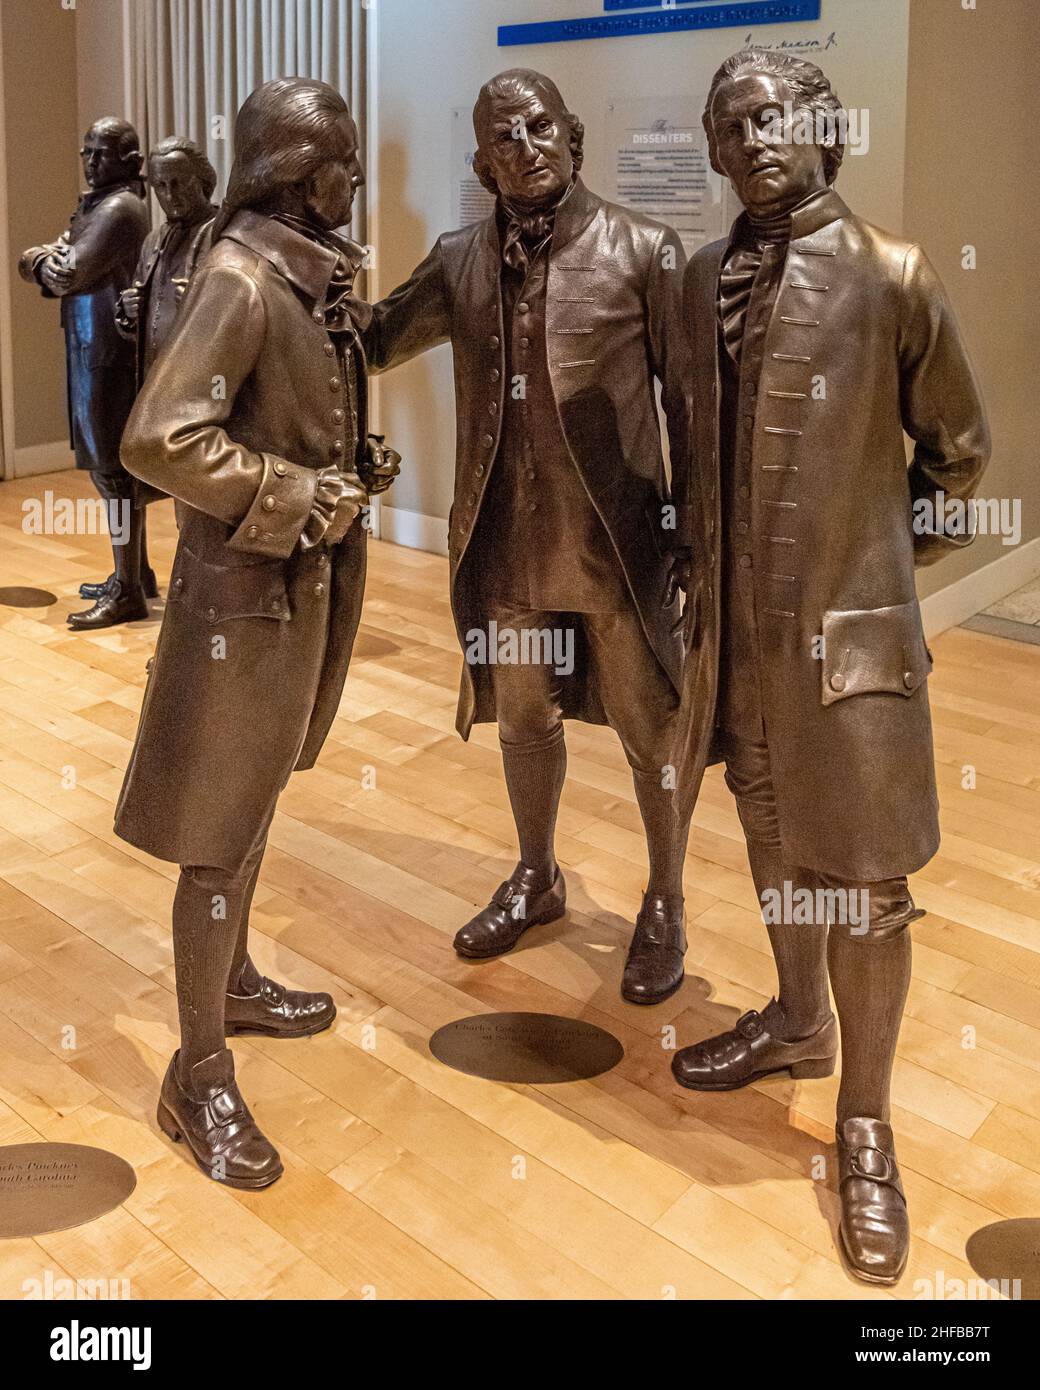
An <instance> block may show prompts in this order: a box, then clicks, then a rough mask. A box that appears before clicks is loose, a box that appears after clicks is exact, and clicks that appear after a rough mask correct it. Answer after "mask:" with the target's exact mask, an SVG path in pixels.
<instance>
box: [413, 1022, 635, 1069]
mask: <svg viewBox="0 0 1040 1390" xmlns="http://www.w3.org/2000/svg"><path fill="white" fill-rule="evenodd" d="M430 1051H431V1052H432V1053H433V1055H434V1056H435V1057H436V1058H437V1060H438V1062H443V1063H444V1065H445V1066H446V1067H454V1069H455V1070H456V1071H464V1072H466V1073H467V1074H468V1075H470V1076H483V1077H484V1078H486V1079H487V1080H488V1081H516V1082H526V1083H528V1084H535V1083H543V1084H544V1083H546V1082H554V1081H585V1080H587V1079H588V1078H589V1077H590V1076H600V1075H601V1074H602V1073H603V1072H605V1071H610V1069H611V1067H616V1066H617V1064H618V1062H620V1061H621V1058H622V1057H623V1056H624V1055H625V1049H624V1048H623V1047H622V1046H621V1044H620V1043H619V1042H618V1040H617V1038H615V1037H614V1035H613V1034H612V1033H607V1032H605V1031H604V1030H603V1029H602V1028H597V1027H596V1025H595V1024H594V1023H585V1022H584V1021H583V1020H582V1019H580V1018H561V1017H559V1016H558V1015H557V1014H476V1015H475V1016H474V1017H472V1018H459V1019H456V1020H455V1022H454V1023H447V1024H445V1026H444V1027H443V1028H438V1029H437V1031H436V1033H434V1035H433V1037H432V1038H431V1039H430Z"/></svg>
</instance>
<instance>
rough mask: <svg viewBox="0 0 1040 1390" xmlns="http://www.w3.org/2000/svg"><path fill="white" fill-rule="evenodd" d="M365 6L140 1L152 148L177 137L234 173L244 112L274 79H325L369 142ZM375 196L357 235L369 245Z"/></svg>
mask: <svg viewBox="0 0 1040 1390" xmlns="http://www.w3.org/2000/svg"><path fill="white" fill-rule="evenodd" d="M366 8H367V7H366V5H365V3H364V0H134V3H133V4H132V6H131V7H130V10H131V15H132V23H133V34H132V39H133V68H132V72H133V82H132V99H133V108H134V109H133V113H132V118H133V120H134V122H135V124H136V126H137V129H138V131H139V133H140V135H141V139H142V142H143V144H144V147H145V148H146V149H151V148H152V146H153V145H155V144H156V143H157V142H158V141H159V140H162V139H165V138H166V136H168V135H187V136H190V137H191V138H192V139H193V140H196V141H197V142H198V143H199V144H200V145H202V146H203V147H204V148H205V150H206V152H207V154H208V155H209V157H210V159H211V160H212V162H213V166H214V168H215V169H216V171H217V175H218V178H219V184H218V189H217V196H218V197H220V196H222V194H223V191H224V189H225V187H226V186H227V178H228V174H229V173H230V170H231V159H232V133H233V131H234V118H235V113H236V112H237V110H238V108H239V107H240V106H241V105H242V102H243V101H244V100H245V99H246V97H247V96H248V95H249V93H250V92H251V91H253V89H254V88H255V87H258V86H260V84H261V83H262V82H267V81H269V80H270V79H271V78H272V77H317V78H320V79H321V80H322V81H323V82H328V83H329V84H330V85H331V86H333V87H335V88H336V90H337V91H339V92H341V93H342V94H343V96H344V98H345V99H346V101H347V103H348V104H349V106H350V109H351V111H352V113H353V115H354V117H355V119H356V120H357V123H358V126H359V128H360V130H361V133H362V140H364V136H365V129H366V120H365V115H366V111H365V107H366V100H367V92H366V88H365V73H366V63H365V43H366V28H367V26H366ZM364 195H365V190H364V189H362V190H361V193H360V194H359V197H358V201H357V203H356V205H355V213H354V224H353V228H352V235H353V236H354V237H355V238H356V239H357V240H358V241H361V242H364V241H365V240H366V237H365V222H366V217H365V213H366V204H365V196H364Z"/></svg>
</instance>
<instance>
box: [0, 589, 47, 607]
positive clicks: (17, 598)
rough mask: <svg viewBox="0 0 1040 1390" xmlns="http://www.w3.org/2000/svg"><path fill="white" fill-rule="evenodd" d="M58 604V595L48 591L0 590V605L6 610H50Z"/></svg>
mask: <svg viewBox="0 0 1040 1390" xmlns="http://www.w3.org/2000/svg"><path fill="white" fill-rule="evenodd" d="M57 602H58V597H57V595H56V594H51V593H48V591H47V590H46V589H22V588H18V587H14V588H10V589H0V604H3V606H4V607H5V608H50V606H51V604H52V603H57Z"/></svg>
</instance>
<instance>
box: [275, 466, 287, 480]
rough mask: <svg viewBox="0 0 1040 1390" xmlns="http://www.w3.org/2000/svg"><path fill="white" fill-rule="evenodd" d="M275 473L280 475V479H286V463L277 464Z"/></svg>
mask: <svg viewBox="0 0 1040 1390" xmlns="http://www.w3.org/2000/svg"><path fill="white" fill-rule="evenodd" d="M274 471H275V472H276V473H277V474H278V476H279V478H284V477H285V472H286V469H285V464H284V463H276V464H275V465H274Z"/></svg>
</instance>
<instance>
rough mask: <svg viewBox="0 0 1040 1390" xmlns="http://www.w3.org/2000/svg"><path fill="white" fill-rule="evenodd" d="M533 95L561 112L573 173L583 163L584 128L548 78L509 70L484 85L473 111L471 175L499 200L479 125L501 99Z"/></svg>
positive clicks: (579, 168) (532, 71) (517, 99)
mask: <svg viewBox="0 0 1040 1390" xmlns="http://www.w3.org/2000/svg"><path fill="white" fill-rule="evenodd" d="M532 91H535V92H537V93H538V94H539V96H541V97H542V98H543V99H544V100H546V101H547V102H548V104H549V105H555V106H557V107H558V108H559V110H560V111H562V112H563V119H564V121H566V123H567V125H568V126H569V127H570V131H571V157H572V158H573V160H574V172H575V173H580V172H581V166H582V164H583V163H584V160H585V127H584V126H583V125H582V123H581V121H580V120H579V119H578V117H577V116H576V115H575V114H574V112H573V111H568V110H567V107H566V105H565V104H564V100H563V97H562V96H561V95H560V89H559V87H557V85H556V83H555V82H554V81H553V80H552V78H551V77H546V76H545V74H544V73H541V72H535V71H534V69H533V68H510V69H509V70H508V71H507V72H500V73H499V74H498V76H497V77H493V78H492V79H491V81H490V82H485V83H484V85H483V87H481V89H480V96H479V97H477V103H476V105H475V106H474V108H473V129H474V132H475V133H476V137H477V153H476V157H475V158H474V160H473V172H474V173H475V174H476V176H477V178H478V179H479V180H480V182H481V183H482V184H483V185H484V187H485V188H486V189H487V191H488V192H489V193H493V194H494V195H495V196H496V197H497V196H498V185H497V184H496V183H495V180H494V178H493V177H492V174H491V171H490V169H489V168H488V164H487V161H486V160H485V158H484V157H483V155H482V153H481V150H480V127H481V122H482V120H483V118H484V115H485V113H486V112H487V110H488V108H489V107H490V106H491V105H492V103H494V102H495V101H499V100H502V99H504V100H506V101H523V99H524V97H526V96H528V95H529V94H530V93H531V92H532Z"/></svg>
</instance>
